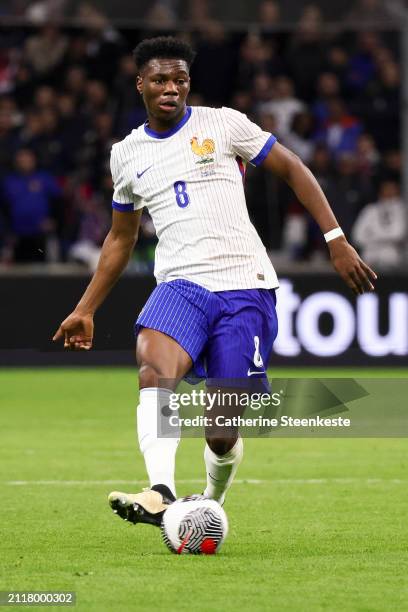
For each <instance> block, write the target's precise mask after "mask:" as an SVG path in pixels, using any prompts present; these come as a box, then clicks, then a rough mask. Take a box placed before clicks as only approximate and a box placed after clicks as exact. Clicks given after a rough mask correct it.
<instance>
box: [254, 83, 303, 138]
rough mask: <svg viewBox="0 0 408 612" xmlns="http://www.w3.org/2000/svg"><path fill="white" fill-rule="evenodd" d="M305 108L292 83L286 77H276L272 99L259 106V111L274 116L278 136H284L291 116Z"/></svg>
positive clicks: (291, 118)
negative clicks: (296, 95)
mask: <svg viewBox="0 0 408 612" xmlns="http://www.w3.org/2000/svg"><path fill="white" fill-rule="evenodd" d="M303 110H305V105H304V103H303V102H301V101H300V100H299V99H298V98H296V97H295V94H294V84H293V81H292V80H291V79H289V78H288V77H284V76H281V77H278V78H277V79H276V80H275V82H274V87H273V99H272V100H271V101H270V102H265V103H264V104H261V105H260V106H259V111H260V112H261V113H270V114H271V115H274V116H275V117H276V121H277V126H278V136H280V137H281V138H283V137H285V136H286V135H287V134H288V133H289V132H290V128H291V125H292V122H293V118H294V116H295V115H296V114H297V113H300V112H301V111H303Z"/></svg>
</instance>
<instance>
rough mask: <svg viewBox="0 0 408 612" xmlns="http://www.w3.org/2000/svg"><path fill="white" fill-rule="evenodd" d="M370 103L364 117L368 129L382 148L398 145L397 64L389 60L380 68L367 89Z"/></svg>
mask: <svg viewBox="0 0 408 612" xmlns="http://www.w3.org/2000/svg"><path fill="white" fill-rule="evenodd" d="M368 93H369V96H370V101H371V103H370V105H367V106H366V109H365V111H364V119H365V123H366V125H367V128H368V131H369V132H371V133H372V134H373V136H374V138H375V141H376V143H377V146H379V147H380V148H382V149H394V148H398V147H399V146H400V122H401V118H400V116H401V76H400V70H399V67H398V65H397V64H396V63H395V62H393V61H391V62H386V63H384V64H383V65H382V66H381V68H380V74H379V77H378V79H377V80H376V81H375V82H373V83H372V84H371V86H370V88H369V89H368Z"/></svg>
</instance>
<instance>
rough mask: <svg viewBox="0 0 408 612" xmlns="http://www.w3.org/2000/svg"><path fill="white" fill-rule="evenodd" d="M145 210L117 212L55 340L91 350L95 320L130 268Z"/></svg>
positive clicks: (113, 215)
mask: <svg viewBox="0 0 408 612" xmlns="http://www.w3.org/2000/svg"><path fill="white" fill-rule="evenodd" d="M141 216H142V210H137V211H130V212H120V211H118V210H115V209H114V210H113V214H112V227H111V229H110V231H109V233H108V235H107V236H106V238H105V242H104V243H103V247H102V251H101V255H100V258H99V263H98V267H97V269H96V271H95V274H94V275H93V277H92V280H91V282H90V283H89V285H88V287H87V289H86V290H85V293H84V294H83V296H82V298H81V299H80V301H79V302H78V305H77V306H76V308H75V310H74V311H73V312H72V313H71V314H70V315H69V316H68V317H67V318H66V319H65V320H64V321H63V322H62V323H61V325H60V326H59V328H58V330H57V332H56V333H55V335H54V337H53V340H54V341H56V340H60V339H61V338H64V347H65V348H68V349H74V350H81V349H82V350H89V349H90V348H91V347H92V339H93V327H94V325H93V317H94V313H95V312H96V310H97V309H98V307H99V306H100V305H101V304H102V302H103V301H104V299H105V298H106V296H107V295H108V294H109V292H110V290H111V289H112V287H113V286H114V284H115V283H116V281H117V280H118V279H119V277H120V275H121V274H122V272H123V270H124V269H125V267H126V266H127V264H128V262H129V259H130V256H131V254H132V251H133V248H134V246H135V243H136V240H137V235H138V232H139V226H140V218H141Z"/></svg>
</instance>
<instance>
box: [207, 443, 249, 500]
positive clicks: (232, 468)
mask: <svg viewBox="0 0 408 612" xmlns="http://www.w3.org/2000/svg"><path fill="white" fill-rule="evenodd" d="M243 454H244V445H243V442H242V438H241V437H239V438H238V440H237V441H236V443H235V444H234V446H233V447H232V448H231V450H229V451H228V453H226V454H225V455H216V454H215V453H214V452H213V451H212V450H211V448H210V447H209V446H208V444H206V446H205V449H204V461H205V467H206V470H207V488H206V490H205V491H204V495H206V496H207V497H210V498H211V499H215V500H216V501H218V502H219V503H220V504H223V503H224V500H225V494H226V492H227V491H228V489H229V488H230V486H231V484H232V481H233V480H234V476H235V474H236V471H237V469H238V466H239V464H240V463H241V461H242V457H243Z"/></svg>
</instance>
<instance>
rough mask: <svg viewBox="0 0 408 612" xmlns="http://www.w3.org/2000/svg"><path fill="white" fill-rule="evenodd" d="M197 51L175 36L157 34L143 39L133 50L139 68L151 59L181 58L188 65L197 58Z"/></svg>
mask: <svg viewBox="0 0 408 612" xmlns="http://www.w3.org/2000/svg"><path fill="white" fill-rule="evenodd" d="M195 55H196V54H195V52H194V51H193V49H192V48H191V47H190V45H189V44H188V43H186V42H184V41H183V40H180V39H179V38H174V36H157V37H156V38H146V39H145V40H142V42H141V43H139V44H138V45H137V47H136V49H135V50H134V51H133V58H134V60H135V63H136V66H137V69H138V70H141V69H142V68H143V67H144V66H145V65H146V64H147V62H149V61H150V60H151V59H157V58H160V59H181V60H184V61H185V62H186V63H187V65H188V67H189V68H190V66H191V64H192V63H193V61H194V58H195Z"/></svg>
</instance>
